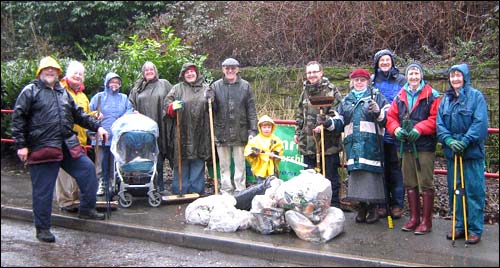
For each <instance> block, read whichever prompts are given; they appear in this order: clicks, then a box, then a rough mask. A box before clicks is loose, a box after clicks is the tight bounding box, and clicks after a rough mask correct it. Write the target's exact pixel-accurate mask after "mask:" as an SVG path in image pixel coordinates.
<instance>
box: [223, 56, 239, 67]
mask: <svg viewBox="0 0 500 268" xmlns="http://www.w3.org/2000/svg"><path fill="white" fill-rule="evenodd" d="M222 66H240V63H239V62H238V61H237V60H235V59H233V58H227V59H225V60H224V61H223V62H222Z"/></svg>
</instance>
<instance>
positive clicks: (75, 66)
mask: <svg viewBox="0 0 500 268" xmlns="http://www.w3.org/2000/svg"><path fill="white" fill-rule="evenodd" d="M80 70H81V71H82V74H83V75H82V82H83V81H84V80H85V67H84V66H83V64H82V63H81V62H79V61H76V60H72V61H70V62H69V64H68V68H67V69H66V76H70V75H72V74H73V73H74V72H75V71H80Z"/></svg>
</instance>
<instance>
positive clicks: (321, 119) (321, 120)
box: [316, 114, 326, 126]
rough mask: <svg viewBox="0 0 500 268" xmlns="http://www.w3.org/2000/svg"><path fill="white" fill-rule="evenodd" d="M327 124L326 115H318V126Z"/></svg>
mask: <svg viewBox="0 0 500 268" xmlns="http://www.w3.org/2000/svg"><path fill="white" fill-rule="evenodd" d="M325 122H326V115H324V114H318V115H316V125H317V126H319V125H324V124H325Z"/></svg>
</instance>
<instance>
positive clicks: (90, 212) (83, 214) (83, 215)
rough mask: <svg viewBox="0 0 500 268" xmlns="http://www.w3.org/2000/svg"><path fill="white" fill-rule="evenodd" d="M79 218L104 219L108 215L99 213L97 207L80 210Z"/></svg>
mask: <svg viewBox="0 0 500 268" xmlns="http://www.w3.org/2000/svg"><path fill="white" fill-rule="evenodd" d="M78 218H80V219H87V220H104V219H105V218H106V216H105V215H104V214H103V213H97V211H96V210H95V209H91V210H86V211H80V213H79V214H78Z"/></svg>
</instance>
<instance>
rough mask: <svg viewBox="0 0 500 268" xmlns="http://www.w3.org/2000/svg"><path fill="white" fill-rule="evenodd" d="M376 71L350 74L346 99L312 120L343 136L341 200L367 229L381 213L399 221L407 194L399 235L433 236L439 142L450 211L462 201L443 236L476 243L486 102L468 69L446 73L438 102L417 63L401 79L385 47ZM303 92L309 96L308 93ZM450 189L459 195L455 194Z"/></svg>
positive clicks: (480, 220) (481, 206)
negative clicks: (344, 178) (344, 182)
mask: <svg viewBox="0 0 500 268" xmlns="http://www.w3.org/2000/svg"><path fill="white" fill-rule="evenodd" d="M306 70H307V69H306ZM374 71H375V74H374V75H371V74H370V72H369V71H368V70H366V69H356V70H354V71H352V72H351V74H350V76H349V78H350V87H351V91H350V92H349V94H348V95H347V96H346V97H345V98H343V99H342V101H341V103H340V104H339V105H338V106H337V108H336V109H335V110H334V113H333V114H331V113H330V114H329V115H327V116H321V115H318V116H317V118H316V121H317V124H316V125H322V126H323V127H324V129H326V130H327V131H330V132H337V133H340V132H343V133H344V135H345V137H344V140H343V144H344V148H345V151H344V153H345V154H346V158H347V170H348V172H349V184H348V192H347V197H346V199H347V200H350V201H356V202H358V203H359V205H358V208H357V216H356V217H355V221H356V222H358V223H361V222H366V223H373V222H376V221H377V220H378V218H379V217H380V216H382V215H386V214H387V213H391V214H392V216H393V217H394V218H396V219H397V218H400V217H401V214H402V212H403V207H404V192H405V191H406V196H407V200H408V207H409V210H410V218H409V221H408V222H407V223H406V224H405V225H404V226H403V227H402V230H403V231H407V232H410V231H411V232H414V233H415V234H416V235H422V234H427V233H429V232H431V230H432V216H433V209H434V198H435V195H434V179H433V178H434V176H433V175H434V160H435V153H436V145H437V142H438V141H439V142H440V143H441V144H443V148H444V153H445V156H446V159H447V170H448V175H447V176H448V177H447V181H448V195H449V207H450V208H451V207H452V200H453V199H454V198H456V200H461V199H459V198H460V197H461V196H462V195H465V196H466V197H467V198H466V200H467V203H466V208H467V218H466V219H464V215H463V211H464V208H463V207H462V203H461V202H459V201H457V202H456V204H457V207H456V209H454V212H453V213H455V216H456V225H455V230H452V231H451V232H449V233H448V234H446V238H447V239H461V238H465V237H466V235H467V241H466V243H468V244H476V243H478V242H479V241H480V239H481V235H482V232H483V223H484V205H485V195H486V192H485V181H484V180H485V177H484V160H485V151H484V143H485V140H486V135H487V130H488V112H487V104H486V100H485V98H484V96H483V95H482V93H481V92H480V91H479V90H477V89H474V88H473V87H472V86H471V79H470V74H469V70H468V66H467V65H466V64H459V65H454V66H452V67H451V68H450V69H449V71H448V82H449V85H450V88H449V89H448V90H447V91H446V93H445V94H444V96H443V97H442V98H441V97H440V96H439V93H438V92H437V91H436V90H435V89H433V88H432V87H431V86H430V85H429V84H428V83H427V82H426V81H425V80H424V69H423V67H422V65H421V64H420V63H419V62H412V63H410V64H409V65H408V67H407V68H406V72H405V74H404V75H402V74H400V73H399V71H398V69H397V68H396V67H395V66H394V55H393V53H392V52H391V51H389V50H387V49H384V50H381V51H379V52H377V53H376V54H375V57H374ZM308 75H309V74H308ZM319 87H320V84H319V83H318V84H317V86H316V88H319ZM304 91H307V92H308V94H310V92H311V90H310V89H309V90H308V88H306V87H305V89H304ZM301 98H302V97H301ZM302 103H303V101H302V100H301V102H300V104H299V108H300V107H301V106H300V105H302ZM297 118H298V119H297V125H298V128H297V129H298V131H297V133H298V135H299V136H300V135H302V136H304V135H305V134H304V133H303V132H304V131H303V129H304V128H303V127H302V128H301V126H302V125H304V123H303V121H302V120H303V119H302V118H303V117H301V116H298V117H297ZM311 120H312V117H311ZM310 125H311V126H314V125H313V124H312V123H311V124H310ZM307 133H313V132H311V131H309V132H307ZM299 148H300V147H299ZM456 158H460V159H461V160H460V161H462V160H463V166H462V164H461V165H460V166H461V168H463V173H462V174H463V176H464V178H461V177H460V176H461V173H460V172H461V171H460V169H459V168H457V161H456ZM455 173H456V174H455ZM457 177H458V179H457ZM461 179H463V180H464V184H465V185H464V187H461V185H460V181H461ZM333 186H334V183H333V182H332V188H333ZM456 188H458V189H460V191H458V193H457V192H455V191H454V189H456ZM334 192H335V191H334ZM455 195H456V196H455ZM332 200H333V198H332ZM421 200H422V202H421ZM387 208H388V209H387ZM465 221H466V224H465ZM466 227H468V228H467V232H468V233H467V234H466V233H465V231H466V229H465V228H466Z"/></svg>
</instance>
